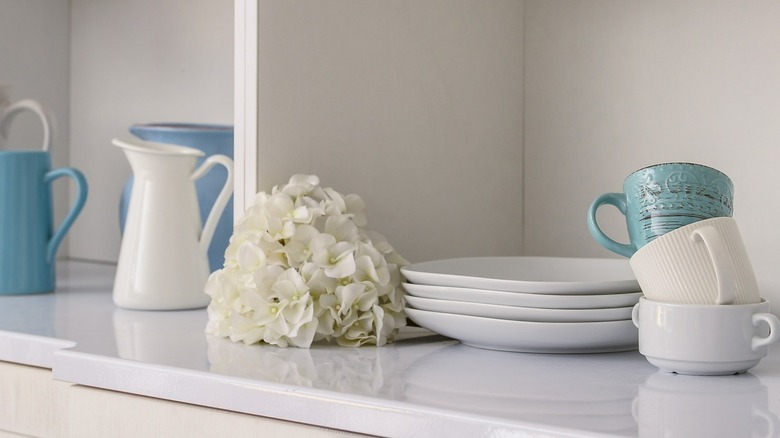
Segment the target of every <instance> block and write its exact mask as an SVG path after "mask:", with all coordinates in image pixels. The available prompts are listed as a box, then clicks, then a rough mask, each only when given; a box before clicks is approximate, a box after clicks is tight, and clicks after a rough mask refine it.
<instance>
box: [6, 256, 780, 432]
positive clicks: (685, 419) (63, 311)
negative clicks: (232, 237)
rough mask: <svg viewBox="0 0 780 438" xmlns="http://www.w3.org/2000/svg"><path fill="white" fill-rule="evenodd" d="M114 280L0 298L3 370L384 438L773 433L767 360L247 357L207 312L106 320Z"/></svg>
mask: <svg viewBox="0 0 780 438" xmlns="http://www.w3.org/2000/svg"><path fill="white" fill-rule="evenodd" d="M114 271H115V267H113V266H110V265H100V264H89V263H83V262H60V263H59V267H58V288H57V291H56V292H55V293H52V294H44V295H27V296H0V360H4V361H8V362H16V363H21V364H27V365H33V366H38V367H44V368H50V369H52V371H53V375H54V377H55V378H56V379H58V380H64V381H68V382H73V383H78V384H82V385H88V386H93V387H97V388H104V389H109V390H116V391H122V392H127V393H132V394H139V395H146V396H152V397H157V398H162V399H167V400H173V401H180V402H185V403H191V404H197V405H203V406H210V407H215V408H220V409H226V410H231V411H236V412H243V413H249V414H254V415H260V416H264V417H271V418H277V419H282V420H289V421H294V422H298V423H306V424H313V425H318V426H323V427H328V428H334V429H341V430H348V431H353V432H360V433H366V434H372V435H381V436H393V437H404V436H410V437H411V436H446V437H461V436H462V437H479V436H513V435H515V434H519V435H523V436H664V435H667V436H672V435H674V433H681V435H680V436H694V437H695V436H745V435H747V436H751V434H752V435H753V436H777V434H778V433H779V432H780V430H779V429H780V426H778V425H779V424H780V422H779V421H778V414H780V410H778V405H779V404H780V352H779V351H778V350H777V348H776V346H775V348H771V347H770V353H769V356H768V357H767V358H765V359H764V360H763V361H762V362H761V363H760V364H759V365H758V366H757V367H755V368H753V369H752V370H750V371H749V372H748V373H744V374H741V375H734V376H721V377H691V376H679V375H676V374H669V373H665V372H661V371H658V370H657V369H656V368H655V367H653V366H652V365H650V364H649V363H648V362H647V361H646V360H645V359H644V357H643V356H642V355H640V354H639V353H638V352H636V351H633V352H622V353H604V354H580V355H577V354H571V355H569V354H566V355H555V354H523V353H505V352H498V351H489V350H481V349H477V348H472V347H468V346H465V345H461V344H460V343H458V342H457V341H453V340H449V339H447V338H444V337H441V336H438V335H433V334H431V333H430V332H426V331H424V330H421V329H412V328H410V329H407V330H405V331H404V333H403V337H402V339H401V340H399V341H398V342H397V343H396V344H393V345H391V346H387V347H380V348H376V347H364V348H344V347H338V346H335V345H316V346H315V347H313V348H311V349H309V350H306V349H297V348H278V347H273V346H267V345H265V346H264V345H251V346H247V345H243V344H234V343H232V342H230V341H228V340H226V339H221V338H215V337H211V336H208V335H206V334H205V333H204V327H205V324H206V319H207V318H206V312H205V310H204V309H201V310H193V311H178V312H150V311H131V310H124V309H119V308H117V307H116V306H114V304H113V301H112V299H111V288H112V285H113V276H114ZM496 335H497V336H500V335H501V334H500V333H497V334H496ZM732 431H733V432H735V433H736V434H730V432H732ZM672 432H674V433H672Z"/></svg>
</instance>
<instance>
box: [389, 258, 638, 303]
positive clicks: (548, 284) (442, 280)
mask: <svg viewBox="0 0 780 438" xmlns="http://www.w3.org/2000/svg"><path fill="white" fill-rule="evenodd" d="M491 259H503V260H508V259H518V260H522V259H536V260H545V259H546V260H557V261H566V260H580V261H597V262H605V263H611V264H623V263H625V265H626V266H628V270H627V272H631V268H630V264H629V262H628V260H622V259H616V258H601V257H548V256H484V257H479V256H478V257H454V258H447V259H439V260H427V261H424V262H418V263H412V264H409V265H406V266H403V267H401V274H403V276H404V277H405V278H406V279H408V280H409V281H411V282H412V283H416V284H428V285H438V286H453V287H471V288H480V289H487V288H490V289H493V290H497V291H502V292H524V293H544V294H548V295H586V294H590V293H591V292H594V291H598V292H601V294H604V295H606V294H615V293H622V292H628V291H630V290H631V289H634V290H639V282H638V281H637V280H636V278H635V277H633V274H632V278H631V279H626V278H623V279H619V280H602V281H557V280H556V281H542V280H516V279H506V278H491V277H480V276H474V275H463V274H457V273H451V272H446V273H443V272H430V271H427V272H426V271H423V270H420V269H419V268H420V267H421V266H422V265H426V264H434V263H447V262H455V261H467V260H483V261H489V260H491Z"/></svg>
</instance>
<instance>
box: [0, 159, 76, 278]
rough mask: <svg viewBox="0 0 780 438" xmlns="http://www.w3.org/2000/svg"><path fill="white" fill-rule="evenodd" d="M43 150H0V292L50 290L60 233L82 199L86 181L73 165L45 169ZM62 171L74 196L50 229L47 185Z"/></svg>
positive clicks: (62, 232) (66, 227)
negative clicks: (57, 221)
mask: <svg viewBox="0 0 780 438" xmlns="http://www.w3.org/2000/svg"><path fill="white" fill-rule="evenodd" d="M50 161H51V158H50V156H49V153H48V152H44V151H0V294H32V293H42V292H51V291H53V290H54V287H55V267H54V259H55V256H56V254H57V248H58V247H59V245H60V242H62V239H63V237H65V233H67V232H68V229H69V228H70V226H71V225H72V224H73V222H74V221H75V220H76V217H77V216H78V215H79V213H80V212H81V209H82V208H83V207H84V203H85V202H86V200H87V182H86V180H85V179H84V176H83V175H82V174H81V172H79V171H78V170H76V169H72V168H67V167H63V168H59V169H55V170H50V167H51V165H50ZM63 176H67V177H69V178H71V179H73V181H74V182H75V184H76V199H75V201H74V202H73V205H72V206H71V208H70V212H68V214H67V215H66V216H65V218H64V219H63V221H62V223H61V224H60V226H59V228H58V229H57V230H56V231H53V226H52V222H53V219H52V199H51V184H52V182H53V181H54V180H56V179H58V178H60V177H63Z"/></svg>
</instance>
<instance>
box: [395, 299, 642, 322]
mask: <svg viewBox="0 0 780 438" xmlns="http://www.w3.org/2000/svg"><path fill="white" fill-rule="evenodd" d="M406 303H407V304H409V305H411V306H412V307H414V308H415V309H420V310H427V311H431V312H443V313H455V314H457V315H471V316H481V317H485V318H498V319H509V320H514V321H534V322H597V321H618V320H621V319H631V310H633V307H630V306H629V307H613V308H611V309H544V308H534V307H517V306H501V305H498V304H482V303H470V302H466V301H450V300H434V299H430V298H422V297H414V296H408V295H407V296H406Z"/></svg>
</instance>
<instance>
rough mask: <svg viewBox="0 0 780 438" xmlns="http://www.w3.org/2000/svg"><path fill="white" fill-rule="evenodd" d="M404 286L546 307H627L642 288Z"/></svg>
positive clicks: (413, 291)
mask: <svg viewBox="0 0 780 438" xmlns="http://www.w3.org/2000/svg"><path fill="white" fill-rule="evenodd" d="M403 287H404V289H405V290H406V292H407V294H408V295H412V296H415V297H423V298H433V299H436V300H452V301H468V302H471V303H483V304H498V305H502V306H519V307H535V308H547V309H599V308H610V307H627V306H633V305H634V304H636V303H638V302H639V298H641V297H642V292H637V291H638V290H639V289H636V291H634V292H631V293H619V294H609V295H546V294H533V293H522V292H500V291H494V290H484V289H472V288H465V287H450V286H432V285H428V284H412V283H404V284H403Z"/></svg>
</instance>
